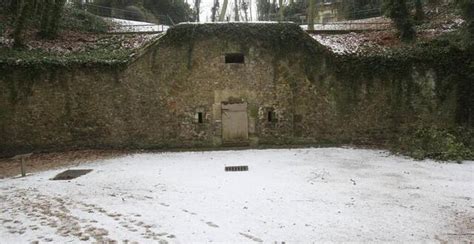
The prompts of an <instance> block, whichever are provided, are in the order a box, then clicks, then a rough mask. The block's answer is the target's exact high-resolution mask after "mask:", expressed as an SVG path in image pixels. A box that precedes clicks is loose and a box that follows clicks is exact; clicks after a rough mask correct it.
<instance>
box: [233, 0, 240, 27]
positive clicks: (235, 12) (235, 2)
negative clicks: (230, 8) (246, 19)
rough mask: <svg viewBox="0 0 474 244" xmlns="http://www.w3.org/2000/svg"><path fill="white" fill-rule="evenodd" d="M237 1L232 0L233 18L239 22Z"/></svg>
mask: <svg viewBox="0 0 474 244" xmlns="http://www.w3.org/2000/svg"><path fill="white" fill-rule="evenodd" d="M237 1H238V0H234V15H235V16H234V20H235V21H236V22H239V4H238V2H237Z"/></svg>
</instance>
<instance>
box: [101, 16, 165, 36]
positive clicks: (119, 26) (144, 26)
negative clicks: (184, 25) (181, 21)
mask: <svg viewBox="0 0 474 244" xmlns="http://www.w3.org/2000/svg"><path fill="white" fill-rule="evenodd" d="M104 19H105V20H108V21H110V22H112V23H113V24H114V25H113V29H112V30H111V32H153V31H166V30H168V28H169V26H167V25H157V24H153V23H148V22H142V21H134V20H126V19H117V18H106V17H104Z"/></svg>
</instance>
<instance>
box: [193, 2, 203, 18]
mask: <svg viewBox="0 0 474 244" xmlns="http://www.w3.org/2000/svg"><path fill="white" fill-rule="evenodd" d="M200 6H201V0H194V10H195V11H196V13H195V14H196V15H195V18H194V19H195V20H196V22H199V14H200V12H201V11H200V10H199V7H200Z"/></svg>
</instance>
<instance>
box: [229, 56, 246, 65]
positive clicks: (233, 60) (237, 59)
mask: <svg viewBox="0 0 474 244" xmlns="http://www.w3.org/2000/svg"><path fill="white" fill-rule="evenodd" d="M225 63H226V64H243V63H245V56H244V54H243V53H226V54H225Z"/></svg>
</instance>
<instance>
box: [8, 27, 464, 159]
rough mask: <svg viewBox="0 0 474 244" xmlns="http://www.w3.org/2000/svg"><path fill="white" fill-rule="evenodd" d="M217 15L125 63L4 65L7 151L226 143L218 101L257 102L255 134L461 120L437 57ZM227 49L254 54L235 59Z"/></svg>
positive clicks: (380, 130)
mask: <svg viewBox="0 0 474 244" xmlns="http://www.w3.org/2000/svg"><path fill="white" fill-rule="evenodd" d="M216 26H217V27H216ZM216 26H214V25H212V26H210V28H211V30H213V31H211V32H208V31H204V30H199V28H203V27H200V26H199V25H198V27H196V26H194V25H190V26H184V27H182V26H179V28H176V29H175V30H170V31H169V32H168V34H167V35H165V36H164V37H162V38H161V39H160V41H159V42H158V43H157V44H155V45H154V46H152V47H150V48H149V49H148V51H147V52H146V53H145V54H144V55H143V56H141V57H140V58H139V59H137V60H135V61H134V62H133V63H131V64H129V66H128V67H126V68H121V67H118V66H117V67H114V66H111V67H102V68H101V67H97V68H93V67H80V66H77V67H69V68H64V67H47V68H38V69H31V68H30V67H15V66H3V67H1V70H0V72H1V73H2V74H5V75H4V76H2V77H1V78H0V155H3V156H5V155H12V154H16V153H21V152H26V151H32V150H33V151H35V150H36V151H38V150H60V149H71V148H104V147H113V148H163V147H197V146H206V147H212V146H221V145H222V135H221V133H222V120H221V116H222V113H221V107H220V106H221V104H222V103H223V102H232V101H243V102H246V103H247V104H248V119H249V144H250V145H262V144H342V143H356V144H376V145H381V146H383V145H386V143H387V142H388V141H390V140H392V139H393V138H394V137H396V136H397V135H398V134H399V133H400V132H401V131H403V130H405V129H406V128H410V127H413V126H416V125H417V124H419V123H421V122H422V123H425V124H427V125H429V124H433V125H439V126H443V127H448V126H452V125H456V124H458V121H457V119H456V117H457V111H459V107H460V106H461V105H460V104H461V103H460V100H459V89H460V87H459V85H458V84H457V83H453V84H451V83H449V82H448V81H447V80H446V79H440V77H446V74H440V73H439V72H438V71H437V69H435V68H436V67H431V66H430V65H426V64H425V63H423V62H420V63H419V65H417V64H415V65H413V66H411V67H408V68H407V67H405V68H403V69H400V67H397V66H395V65H392V64H390V63H389V64H387V65H385V66H384V67H382V68H380V67H379V68H377V69H376V70H374V72H371V71H370V70H367V69H366V68H364V67H361V66H360V65H357V64H356V63H353V62H352V61H351V60H345V59H339V58H335V57H334V56H333V55H332V54H331V53H329V52H328V51H326V50H325V49H324V48H323V47H321V46H320V45H319V44H317V43H315V42H313V41H312V39H311V38H309V37H308V36H307V35H306V34H305V33H304V32H303V31H301V30H300V29H299V28H298V27H297V26H294V25H291V24H284V25H282V26H280V25H276V26H277V27H278V28H277V30H279V31H280V33H283V34H285V35H283V36H285V38H286V39H284V40H279V41H275V42H273V44H269V43H268V40H266V39H265V38H266V37H265V36H261V35H260V33H259V31H260V30H262V29H261V28H268V26H267V27H260V26H258V28H257V27H255V26H254V27H252V26H250V27H249V26H246V25H234V26H233V27H232V28H233V29H234V30H235V29H236V28H237V30H240V32H238V33H240V35H242V36H244V37H246V38H240V39H239V38H236V37H237V36H236V35H234V34H225V32H224V34H223V32H219V31H218V30H214V28H217V29H219V28H220V27H219V25H216ZM270 27H271V26H270ZM196 28H197V29H196ZM221 28H224V30H226V31H230V30H231V29H229V28H228V26H227V25H222V27H221ZM239 28H240V29H239ZM256 30H257V31H256ZM182 33H187V34H186V35H184V36H183V35H178V34H182ZM192 33H198V34H192ZM264 34H265V33H264ZM273 34H274V35H275V33H273ZM178 37H179V38H178ZM180 38H181V39H180ZM308 38H309V39H308ZM294 41H299V43H300V44H295V43H292V42H294ZM298 45H299V46H298ZM285 50H287V52H285ZM226 53H242V54H244V56H245V63H244V64H226V63H225V62H224V60H225V54H226ZM365 61H367V60H365ZM369 67H370V66H369ZM382 69H383V71H382ZM400 72H403V75H400ZM453 72H454V71H453ZM270 111H272V112H274V115H275V119H274V120H273V121H268V116H267V115H268V112H270ZM198 113H202V114H203V123H199V121H198Z"/></svg>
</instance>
